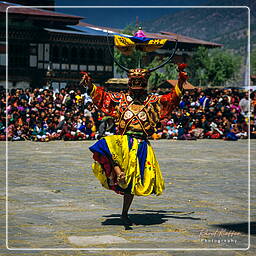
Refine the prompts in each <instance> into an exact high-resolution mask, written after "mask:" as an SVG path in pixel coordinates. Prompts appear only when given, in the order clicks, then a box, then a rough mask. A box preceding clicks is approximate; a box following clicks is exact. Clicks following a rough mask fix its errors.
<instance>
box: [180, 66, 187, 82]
mask: <svg viewBox="0 0 256 256" xmlns="http://www.w3.org/2000/svg"><path fill="white" fill-rule="evenodd" d="M187 66H188V65H187V64H185V63H182V64H179V65H178V72H179V80H181V81H182V82H186V81H187V80H188V73H187V72H186V71H184V69H185V68H186V67H187Z"/></svg>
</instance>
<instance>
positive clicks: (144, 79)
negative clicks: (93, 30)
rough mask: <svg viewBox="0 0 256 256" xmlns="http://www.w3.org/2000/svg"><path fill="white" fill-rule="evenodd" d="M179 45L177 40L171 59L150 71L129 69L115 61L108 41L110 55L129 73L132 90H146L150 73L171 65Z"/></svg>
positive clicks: (129, 83)
mask: <svg viewBox="0 0 256 256" xmlns="http://www.w3.org/2000/svg"><path fill="white" fill-rule="evenodd" d="M107 39H108V34H107ZM177 44H178V40H175V46H174V50H173V52H172V54H171V55H170V57H169V58H168V59H167V60H166V61H164V62H163V63H161V64H160V65H158V66H157V67H154V68H149V69H144V68H136V69H128V68H126V67H124V66H122V65H121V64H120V63H119V62H118V61H117V60H116V59H115V57H114V56H113V54H112V51H111V49H110V45H109V40H108V47H109V52H110V55H111V56H112V58H113V60H114V62H115V63H116V64H117V65H118V66H119V67H120V68H121V69H122V70H124V71H125V72H127V76H128V78H129V81H128V85H129V87H130V88H133V89H139V88H146V87H147V84H148V79H149V77H150V73H151V72H153V71H155V70H157V69H159V68H161V67H163V66H164V65H166V64H167V63H169V62H170V61H171V60H172V58H173V56H174V54H175V52H176V50H177Z"/></svg>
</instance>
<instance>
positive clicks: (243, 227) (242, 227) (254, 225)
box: [211, 221, 256, 236]
mask: <svg viewBox="0 0 256 256" xmlns="http://www.w3.org/2000/svg"><path fill="white" fill-rule="evenodd" d="M211 226H212V227H215V228H216V227H217V228H221V229H226V230H231V231H236V232H240V233H244V234H248V222H239V223H223V224H215V225H211ZM250 227H251V228H250V234H251V235H253V236H255V235H256V222H253V221H252V222H250Z"/></svg>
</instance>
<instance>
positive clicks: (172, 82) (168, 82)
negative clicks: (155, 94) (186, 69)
mask: <svg viewBox="0 0 256 256" xmlns="http://www.w3.org/2000/svg"><path fill="white" fill-rule="evenodd" d="M177 83H178V80H166V81H164V82H163V83H162V84H160V86H158V88H172V87H174V86H175V85H176V84H177ZM168 85H169V86H168ZM183 88H184V89H185V90H192V89H194V88H196V87H195V86H194V85H192V84H191V83H189V82H186V83H185V85H184V86H183Z"/></svg>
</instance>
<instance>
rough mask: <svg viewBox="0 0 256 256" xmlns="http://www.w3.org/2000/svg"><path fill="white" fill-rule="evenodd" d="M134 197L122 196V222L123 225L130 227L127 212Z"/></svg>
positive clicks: (130, 222)
mask: <svg viewBox="0 0 256 256" xmlns="http://www.w3.org/2000/svg"><path fill="white" fill-rule="evenodd" d="M133 198H134V195H132V194H124V200H123V210H122V217H121V219H122V221H123V222H124V223H125V224H128V225H132V224H133V223H132V221H131V220H130V219H129V218H128V211H129V209H130V206H131V203H132V201H133Z"/></svg>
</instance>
